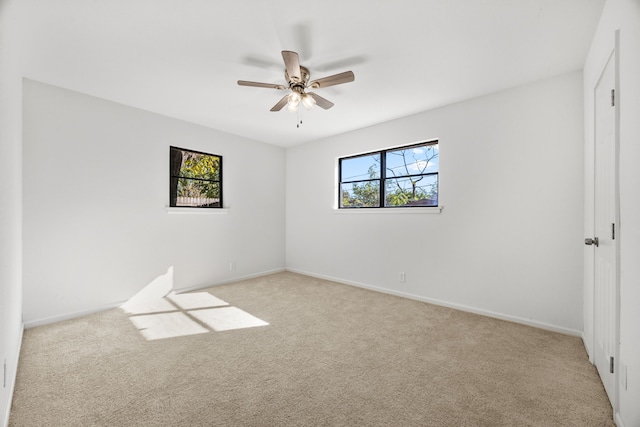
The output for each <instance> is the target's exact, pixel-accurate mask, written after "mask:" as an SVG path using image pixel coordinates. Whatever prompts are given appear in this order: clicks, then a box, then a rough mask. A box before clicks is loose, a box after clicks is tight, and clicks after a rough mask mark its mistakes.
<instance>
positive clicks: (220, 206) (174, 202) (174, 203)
mask: <svg viewBox="0 0 640 427" xmlns="http://www.w3.org/2000/svg"><path fill="white" fill-rule="evenodd" d="M173 150H180V151H183V152H184V151H186V152H189V153H194V154H201V155H204V156H210V157H214V158H217V159H218V163H219V165H220V166H219V170H218V179H217V180H216V179H203V178H191V177H183V176H180V171H181V170H182V167H181V168H180V170H179V171H178V175H174V174H173V158H172V152H173ZM222 160H223V159H222V155H220V154H213V153H206V152H204V151H198V150H192V149H190V148H182V147H176V146H174V145H170V146H169V206H168V207H169V208H170V209H223V208H224V204H223V185H222V183H223V176H222V172H223V162H222ZM181 166H182V165H181ZM180 178H186V179H193V180H198V181H205V182H210V183H217V184H218V190H219V194H220V197H219V201H218V205H217V206H179V205H178V204H177V182H178V180H179V179H180ZM174 179H175V180H176V181H175V182H176V188H175V191H176V198H175V200H174V198H173V192H174V188H173V185H174V184H173V183H174Z"/></svg>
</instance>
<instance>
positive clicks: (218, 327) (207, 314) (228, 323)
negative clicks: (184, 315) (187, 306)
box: [188, 307, 268, 331]
mask: <svg viewBox="0 0 640 427" xmlns="http://www.w3.org/2000/svg"><path fill="white" fill-rule="evenodd" d="M188 313H189V314H190V315H191V316H193V317H195V318H196V319H198V320H200V321H201V322H202V323H204V324H205V325H207V326H209V327H210V328H211V329H213V330H214V331H230V330H233V329H244V328H254V327H256V326H265V325H268V323H267V322H265V321H264V320H260V319H258V318H257V317H255V316H252V315H250V314H249V313H247V312H246V311H242V310H240V309H239V308H236V307H223V308H214V309H211V310H194V311H189V312H188Z"/></svg>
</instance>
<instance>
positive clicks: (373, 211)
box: [333, 206, 444, 215]
mask: <svg viewBox="0 0 640 427" xmlns="http://www.w3.org/2000/svg"><path fill="white" fill-rule="evenodd" d="M443 208H444V206H436V207H431V208H350V209H336V208H334V209H333V213H335V214H347V215H351V214H385V215H387V214H403V215H404V214H439V213H440V212H442V209H443Z"/></svg>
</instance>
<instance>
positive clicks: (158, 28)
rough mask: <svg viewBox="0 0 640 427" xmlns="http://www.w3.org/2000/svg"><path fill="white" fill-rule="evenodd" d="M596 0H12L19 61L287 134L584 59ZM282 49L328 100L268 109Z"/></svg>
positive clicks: (475, 90) (224, 126)
mask: <svg viewBox="0 0 640 427" xmlns="http://www.w3.org/2000/svg"><path fill="white" fill-rule="evenodd" d="M603 5H604V0H415V1H414V0H395V1H391V0H377V1H372V0H368V1H365V0H317V1H307V0H298V1H296V2H290V1H283V0H235V1H231V0H228V1H223V0H21V3H20V13H22V14H23V15H22V16H23V17H22V18H21V20H23V21H24V22H22V23H21V25H20V27H21V28H22V29H23V30H24V41H23V46H24V52H25V63H24V74H25V76H26V77H28V78H31V79H34V80H39V81H42V82H45V83H49V84H53V85H57V86H61V87H64V88H68V89H72V90H76V91H79V92H83V93H86V94H90V95H94V96H98V97H101V98H105V99H108V100H111V101H115V102H119V103H122V104H126V105H129V106H133V107H137V108H141V109H144V110H148V111H152V112H155V113H159V114H163V115H167V116H170V117H175V118H178V119H181V120H185V121H188V122H193V123H198V124H201V125H204V126H208V127H211V128H215V129H219V130H223V131H226V132H229V133H233V134H237V135H241V136H244V137H248V138H252V139H255V140H259V141H264V142H267V143H271V144H276V145H279V146H283V147H287V146H292V145H296V144H300V143H304V142H308V141H312V140H316V139H320V138H324V137H328V136H331V135H335V134H338V133H343V132H346V131H350V130H353V129H358V128H362V127H365V126H369V125H372V124H375V123H380V122H383V121H387V120H391V119H394V118H398V117H402V116H406V115H409V114H412V113H416V112H420V111H425V110H428V109H432V108H435V107H438V106H442V105H446V104H450V103H453V102H457V101H461V100H464V99H469V98H472V97H476V96H479V95H483V94H486V93H490V92H494V91H498V90H502V89H506V88H509V87H513V86H517V85H520V84H523V83H527V82H531V81H535V80H538V79H541V78H545V77H549V76H552V75H556V74H561V73H565V72H569V71H573V70H579V69H582V66H583V62H584V59H585V57H586V54H587V50H588V48H589V44H590V41H591V38H592V36H593V33H594V31H595V27H596V24H597V21H598V19H599V16H600V13H601V11H602V7H603ZM281 50H293V51H296V52H298V53H299V54H300V62H301V64H302V65H305V66H306V67H308V68H309V69H310V71H311V78H312V79H314V78H320V77H325V76H328V75H332V74H336V73H338V72H342V71H346V70H352V71H353V72H354V73H355V76H356V79H355V82H353V83H347V84H344V85H340V86H334V87H329V88H324V89H317V90H315V92H316V93H318V94H319V95H321V96H323V97H325V98H327V99H329V100H331V101H332V102H334V103H335V106H334V107H333V108H332V109H330V110H326V111H325V110H322V109H320V108H318V107H316V108H314V109H313V110H311V111H308V112H307V111H303V112H302V119H303V124H302V126H301V127H300V128H299V129H298V128H296V114H295V113H289V112H287V111H286V109H284V110H282V111H280V112H277V113H272V112H270V111H269V109H270V108H271V107H272V106H273V105H274V104H275V103H276V102H277V101H278V100H279V99H280V98H281V97H282V96H283V94H284V93H283V92H282V91H277V90H273V89H263V88H253V87H240V86H238V85H237V84H236V81H237V80H253V81H259V82H267V83H278V84H284V83H285V81H284V65H283V63H282V57H281V54H280V51H281Z"/></svg>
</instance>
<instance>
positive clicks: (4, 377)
mask: <svg viewBox="0 0 640 427" xmlns="http://www.w3.org/2000/svg"><path fill="white" fill-rule="evenodd" d="M2 366H3V368H2V388H6V387H7V359H4V365H2Z"/></svg>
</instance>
